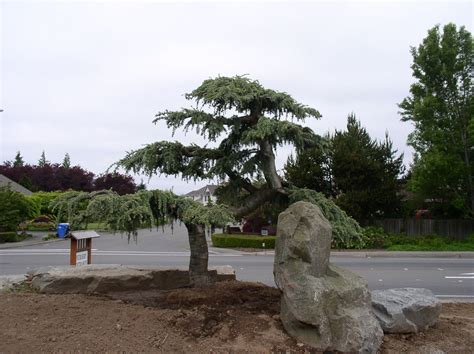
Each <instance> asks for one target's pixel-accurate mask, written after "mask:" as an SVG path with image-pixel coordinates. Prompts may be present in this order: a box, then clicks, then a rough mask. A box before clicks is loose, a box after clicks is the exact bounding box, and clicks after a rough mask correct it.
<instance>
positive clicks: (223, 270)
mask: <svg viewBox="0 0 474 354" xmlns="http://www.w3.org/2000/svg"><path fill="white" fill-rule="evenodd" d="M209 275H210V277H211V279H213V280H214V281H224V280H235V272H234V270H233V269H232V267H231V266H218V267H209ZM27 276H28V278H29V280H30V282H31V286H32V287H33V288H34V289H36V290H37V291H39V292H41V293H48V294H64V293H74V294H88V293H102V294H105V293H109V292H118V291H129V290H150V289H158V290H168V289H177V288H183V287H189V286H190V279H189V272H188V269H187V268H186V267H182V268H179V267H174V268H169V267H158V266H125V265H118V264H117V265H114V264H110V265H100V264H94V265H87V266H80V267H77V266H64V267H45V268H39V269H37V270H34V271H31V272H29V273H28V275H27Z"/></svg>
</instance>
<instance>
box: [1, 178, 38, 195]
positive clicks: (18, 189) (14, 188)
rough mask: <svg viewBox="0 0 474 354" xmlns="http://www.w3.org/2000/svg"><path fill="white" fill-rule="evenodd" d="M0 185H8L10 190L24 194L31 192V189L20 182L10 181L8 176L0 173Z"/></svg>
mask: <svg viewBox="0 0 474 354" xmlns="http://www.w3.org/2000/svg"><path fill="white" fill-rule="evenodd" d="M0 187H9V188H10V189H11V190H12V191H15V192H18V193H21V194H24V195H31V194H33V192H32V191H30V190H28V189H26V188H25V187H23V186H22V185H21V184H18V183H16V182H15V181H12V180H11V179H10V178H8V177H6V176H4V175H1V174H0Z"/></svg>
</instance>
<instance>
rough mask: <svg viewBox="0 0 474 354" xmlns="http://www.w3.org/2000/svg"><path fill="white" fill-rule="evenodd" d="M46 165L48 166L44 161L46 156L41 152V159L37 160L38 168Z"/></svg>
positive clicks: (46, 161)
mask: <svg viewBox="0 0 474 354" xmlns="http://www.w3.org/2000/svg"><path fill="white" fill-rule="evenodd" d="M46 165H49V161H48V160H46V154H45V152H44V150H43V152H42V153H41V157H40V159H39V160H38V167H45V166H46Z"/></svg>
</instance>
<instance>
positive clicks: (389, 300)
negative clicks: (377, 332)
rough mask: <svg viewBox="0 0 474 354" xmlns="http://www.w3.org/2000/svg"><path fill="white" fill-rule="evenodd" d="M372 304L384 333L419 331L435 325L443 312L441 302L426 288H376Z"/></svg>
mask: <svg viewBox="0 0 474 354" xmlns="http://www.w3.org/2000/svg"><path fill="white" fill-rule="evenodd" d="M372 307H373V309H374V313H375V316H377V319H378V320H379V322H380V325H381V326H382V329H383V331H384V332H385V333H417V332H419V331H422V330H425V329H427V328H428V327H431V326H433V325H434V324H435V323H436V322H437V321H438V317H439V314H440V313H441V302H440V301H439V300H438V299H437V298H436V297H435V296H434V294H433V293H432V292H431V290H428V289H423V288H400V289H388V290H374V291H372Z"/></svg>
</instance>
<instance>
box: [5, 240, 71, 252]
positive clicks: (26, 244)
mask: <svg viewBox="0 0 474 354" xmlns="http://www.w3.org/2000/svg"><path fill="white" fill-rule="evenodd" d="M64 240H65V239H57V240H47V241H43V240H40V241H30V242H28V243H24V244H21V245H19V244H18V243H21V242H12V243H3V244H1V245H0V250H2V249H8V248H20V247H27V246H35V245H44V244H46V243H53V242H59V241H64Z"/></svg>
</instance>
